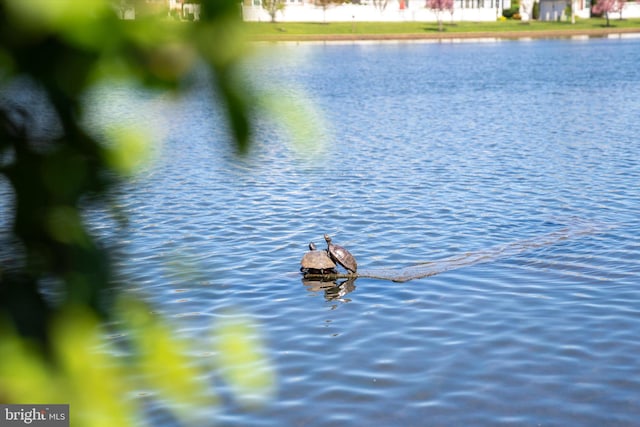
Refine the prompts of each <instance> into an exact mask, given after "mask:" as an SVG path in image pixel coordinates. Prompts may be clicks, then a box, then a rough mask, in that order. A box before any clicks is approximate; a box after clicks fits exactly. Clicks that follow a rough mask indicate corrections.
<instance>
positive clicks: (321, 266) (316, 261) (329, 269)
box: [300, 242, 336, 274]
mask: <svg viewBox="0 0 640 427" xmlns="http://www.w3.org/2000/svg"><path fill="white" fill-rule="evenodd" d="M300 271H302V272H303V273H310V274H328V273H335V272H336V264H335V263H334V262H333V261H332V260H331V258H330V257H329V254H328V253H327V251H317V250H316V245H315V244H314V243H313V242H311V243H309V252H307V253H306V254H304V256H303V257H302V260H301V261H300Z"/></svg>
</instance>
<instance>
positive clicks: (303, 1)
mask: <svg viewBox="0 0 640 427" xmlns="http://www.w3.org/2000/svg"><path fill="white" fill-rule="evenodd" d="M285 3H286V6H285V8H284V10H283V11H280V12H278V13H277V14H276V21H280V22H356V21H369V22H384V21H386V22H402V21H420V22H435V21H437V16H436V14H435V13H434V12H433V11H431V10H429V9H427V8H426V7H425V3H426V1H425V0H388V1H387V5H386V7H385V8H380V7H376V3H377V2H374V1H373V0H359V1H358V2H356V1H353V0H352V1H351V3H343V4H339V5H337V4H330V5H329V6H328V7H322V6H320V5H316V4H314V2H313V0H285ZM378 4H379V3H378ZM510 6H511V0H455V5H454V10H453V13H452V14H450V15H449V16H447V18H445V19H448V20H450V21H476V22H478V21H485V22H486V21H495V20H496V18H498V17H499V16H500V15H502V10H503V9H504V8H509V7H510ZM242 16H243V19H244V20H245V21H254V22H256V21H257V22H260V21H264V22H268V21H270V20H271V17H270V16H269V13H268V12H267V11H266V10H265V9H264V8H263V7H262V1H261V0H243V1H242Z"/></svg>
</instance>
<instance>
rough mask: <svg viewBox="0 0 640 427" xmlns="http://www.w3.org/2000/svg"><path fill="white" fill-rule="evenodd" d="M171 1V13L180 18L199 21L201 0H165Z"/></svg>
mask: <svg viewBox="0 0 640 427" xmlns="http://www.w3.org/2000/svg"><path fill="white" fill-rule="evenodd" d="M165 1H168V3H169V14H170V15H171V16H174V17H176V18H179V19H186V20H189V21H198V20H199V19H200V1H199V0H165Z"/></svg>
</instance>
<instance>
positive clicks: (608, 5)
mask: <svg viewBox="0 0 640 427" xmlns="http://www.w3.org/2000/svg"><path fill="white" fill-rule="evenodd" d="M624 4H625V0H598V2H597V3H596V4H594V5H593V7H592V8H591V11H592V12H593V13H598V14H600V13H603V14H604V16H605V18H607V27H609V26H610V24H609V13H611V12H613V13H615V12H620V18H621V19H622V9H623V8H624Z"/></svg>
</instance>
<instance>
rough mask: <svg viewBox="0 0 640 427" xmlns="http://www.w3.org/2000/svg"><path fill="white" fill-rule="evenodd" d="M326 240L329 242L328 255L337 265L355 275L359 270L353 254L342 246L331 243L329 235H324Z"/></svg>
mask: <svg viewBox="0 0 640 427" xmlns="http://www.w3.org/2000/svg"><path fill="white" fill-rule="evenodd" d="M324 240H326V241H327V253H328V254H329V257H331V259H332V260H333V261H335V262H336V264H340V265H341V266H343V267H344V268H345V270H347V271H350V272H351V273H355V272H356V270H358V263H357V262H356V259H355V258H354V257H353V255H351V252H349V251H348V250H346V249H345V248H343V247H342V246H339V245H334V244H333V243H331V237H329V235H328V234H325V235H324Z"/></svg>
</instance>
